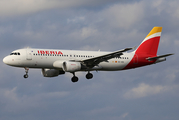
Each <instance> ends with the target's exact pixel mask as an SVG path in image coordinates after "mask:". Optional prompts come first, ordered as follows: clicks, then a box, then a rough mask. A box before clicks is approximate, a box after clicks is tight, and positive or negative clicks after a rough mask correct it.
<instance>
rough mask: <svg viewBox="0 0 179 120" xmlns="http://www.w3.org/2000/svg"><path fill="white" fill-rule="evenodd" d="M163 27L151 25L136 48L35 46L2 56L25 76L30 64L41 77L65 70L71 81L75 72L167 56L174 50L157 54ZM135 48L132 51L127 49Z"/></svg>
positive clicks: (151, 61)
mask: <svg viewBox="0 0 179 120" xmlns="http://www.w3.org/2000/svg"><path fill="white" fill-rule="evenodd" d="M161 32H162V27H153V29H152V30H151V31H150V32H149V34H148V35H147V36H146V37H145V39H144V40H143V41H142V43H141V44H140V45H139V46H138V48H137V49H134V48H125V49H122V50H118V51H114V52H102V51H80V50H58V49H34V48H25V49H18V50H15V51H13V52H12V53H11V54H10V55H8V56H6V57H5V58H4V59H3V62H4V63H5V64H7V65H10V66H14V67H22V68H25V73H26V74H25V75H24V78H28V71H29V68H38V69H41V70H42V74H43V76H44V77H56V76H58V75H63V74H65V73H66V72H69V73H72V74H73V77H72V78H71V81H72V82H77V81H78V80H79V79H78V77H77V76H76V75H75V73H76V72H79V71H83V72H87V74H86V78H87V79H92V78H93V74H92V73H91V71H119V70H127V69H133V68H137V67H142V66H146V65H151V64H155V63H159V62H163V61H165V60H166V57H167V56H170V55H173V54H165V55H160V56H158V55H157V51H158V45H159V41H160V37H161ZM132 49H134V50H133V51H132V52H127V51H129V50H132Z"/></svg>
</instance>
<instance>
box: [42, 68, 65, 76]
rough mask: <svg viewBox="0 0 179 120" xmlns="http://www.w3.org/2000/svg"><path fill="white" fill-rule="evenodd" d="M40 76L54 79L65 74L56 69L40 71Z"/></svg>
mask: <svg viewBox="0 0 179 120" xmlns="http://www.w3.org/2000/svg"><path fill="white" fill-rule="evenodd" d="M42 74H43V76H44V77H56V76H58V75H61V74H65V72H64V71H60V70H57V69H42Z"/></svg>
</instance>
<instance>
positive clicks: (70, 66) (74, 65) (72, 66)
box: [62, 61, 82, 72]
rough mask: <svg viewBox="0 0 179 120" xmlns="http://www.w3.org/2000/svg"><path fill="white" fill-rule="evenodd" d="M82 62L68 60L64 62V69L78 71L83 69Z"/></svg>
mask: <svg viewBox="0 0 179 120" xmlns="http://www.w3.org/2000/svg"><path fill="white" fill-rule="evenodd" d="M81 67H82V66H81V63H80V62H69V61H66V62H63V67H62V68H63V70H64V71H65V72H76V71H79V70H81Z"/></svg>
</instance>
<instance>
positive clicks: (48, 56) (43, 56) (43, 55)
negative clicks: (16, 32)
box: [3, 48, 134, 71]
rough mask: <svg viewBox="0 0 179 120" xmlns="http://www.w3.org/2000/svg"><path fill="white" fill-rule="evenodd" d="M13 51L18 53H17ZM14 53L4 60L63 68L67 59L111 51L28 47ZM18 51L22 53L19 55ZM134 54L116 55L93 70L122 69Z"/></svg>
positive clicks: (71, 59)
mask: <svg viewBox="0 0 179 120" xmlns="http://www.w3.org/2000/svg"><path fill="white" fill-rule="evenodd" d="M12 53H17V54H16V55H15V54H12ZM12 53H11V54H12V55H9V56H7V57H5V58H4V60H3V61H4V62H5V63H6V64H8V65H11V66H15V67H28V68H48V69H62V63H63V62H65V61H82V60H85V59H89V58H93V57H97V56H101V55H105V54H108V53H110V52H100V51H75V50H57V49H31V48H27V49H19V50H15V51H13V52H12ZM18 53H20V54H19V55H18ZM133 56H134V53H124V54H123V55H121V56H120V57H115V58H112V59H110V60H108V61H106V62H101V63H99V65H98V66H95V67H93V68H92V69H91V70H101V71H115V70H122V69H123V68H124V67H125V66H127V64H128V63H129V62H130V61H131V60H132V58H133ZM55 64H58V65H55ZM60 66H61V67H60Z"/></svg>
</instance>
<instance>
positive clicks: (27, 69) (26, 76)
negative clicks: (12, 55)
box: [24, 67, 29, 78]
mask: <svg viewBox="0 0 179 120" xmlns="http://www.w3.org/2000/svg"><path fill="white" fill-rule="evenodd" d="M28 71H29V68H26V67H25V73H26V74H25V75H24V78H28Z"/></svg>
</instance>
